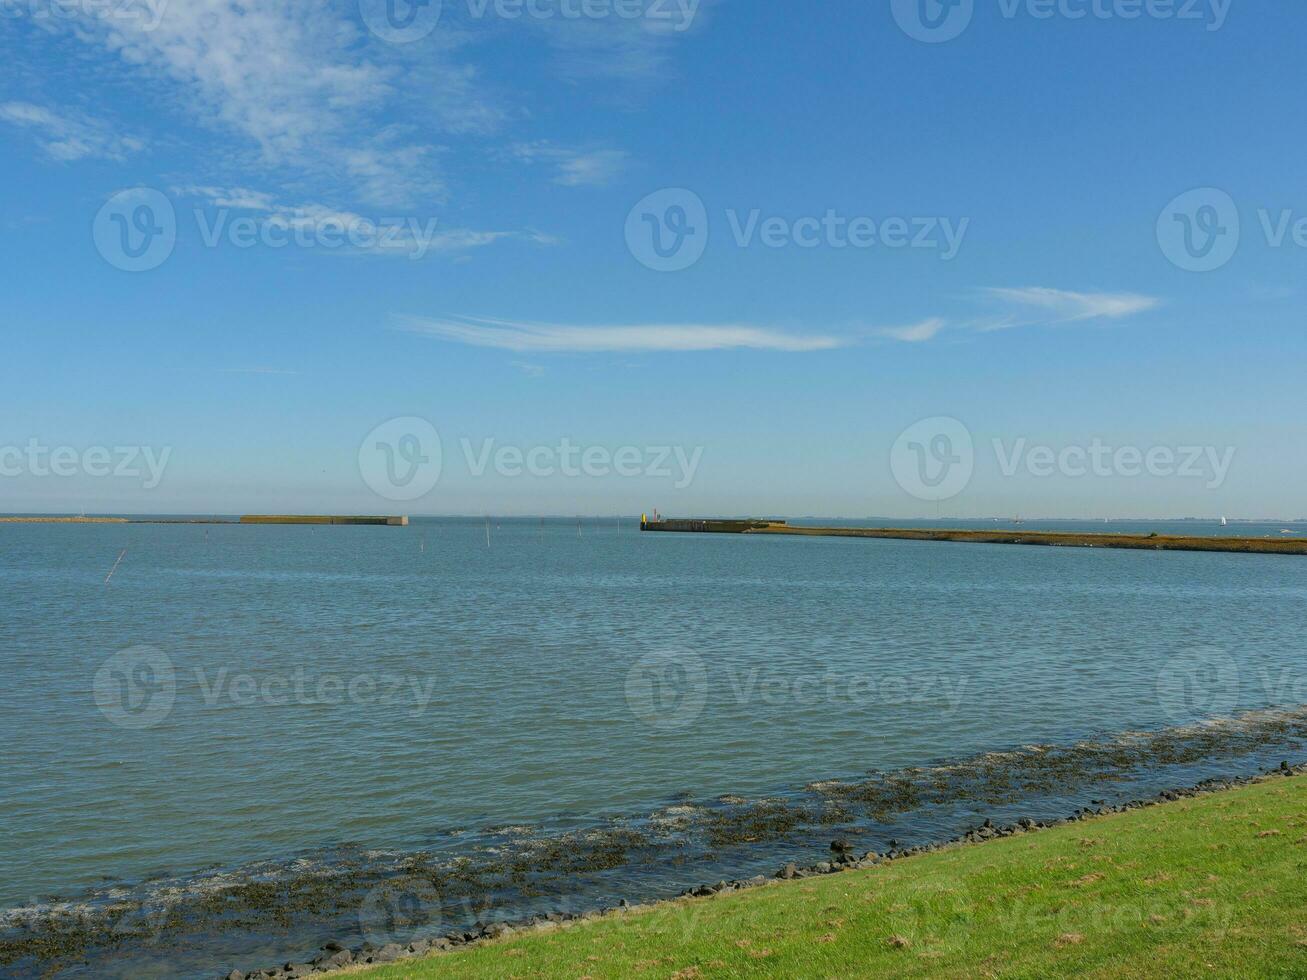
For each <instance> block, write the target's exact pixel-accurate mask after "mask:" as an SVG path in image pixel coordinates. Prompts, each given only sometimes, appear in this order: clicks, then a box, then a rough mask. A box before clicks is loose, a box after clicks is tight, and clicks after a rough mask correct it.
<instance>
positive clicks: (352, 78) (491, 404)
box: [0, 0, 1307, 518]
mask: <svg viewBox="0 0 1307 980" xmlns="http://www.w3.org/2000/svg"><path fill="white" fill-rule="evenodd" d="M515 13H516V14H518V16H514V14H515ZM436 14H438V17H436V16H435V15H436ZM1081 14H1083V16H1079V15H1081ZM0 15H3V17H2V19H0V57H3V59H4V64H5V66H6V67H5V68H4V69H3V84H2V85H0V139H2V140H3V144H2V146H3V149H2V150H0V177H2V178H3V180H2V182H0V187H3V191H2V193H3V194H4V198H5V200H4V205H5V206H4V210H3V218H2V219H0V220H3V222H4V230H5V234H4V235H3V237H0V260H2V261H3V263H4V268H5V282H6V288H5V292H4V300H5V302H4V310H3V323H4V328H5V344H4V347H5V354H6V356H5V357H4V358H2V359H0V407H2V408H3V411H0V511H14V512H27V511H42V512H44V511H49V512H64V511H73V512H76V511H79V510H81V509H83V508H85V509H86V510H87V511H88V512H114V511H126V512H175V513H188V512H222V513H240V512H250V511H274V510H278V511H279V510H302V511H341V510H344V511H367V512H371V511H382V512H389V511H392V510H402V511H404V512H408V513H413V514H424V513H431V514H460V513H461V514H481V513H487V512H489V513H496V514H536V513H546V514H575V513H582V514H618V513H621V514H630V513H638V512H640V511H642V510H647V509H650V508H653V507H659V508H660V509H661V510H662V511H663V512H665V513H669V514H675V513H680V514H699V513H732V514H736V513H754V514H763V513H768V514H793V515H802V514H816V515H831V516H838V515H849V516H861V515H886V516H935V514H937V513H941V514H943V515H948V516H984V515H993V514H1003V515H1006V514H1012V513H1021V514H1026V515H1049V516H1067V517H1085V516H1093V517H1114V516H1135V515H1137V516H1165V515H1194V516H1209V515H1219V514H1228V515H1229V516H1231V517H1238V516H1247V517H1253V516H1278V517H1283V518H1292V517H1299V516H1307V502H1305V501H1304V499H1303V493H1302V487H1303V486H1304V485H1307V461H1304V454H1303V453H1302V448H1303V440H1302V435H1301V433H1302V425H1301V420H1302V418H1303V417H1304V415H1305V414H1307V411H1305V410H1307V385H1303V384H1302V382H1301V379H1300V378H1299V377H1298V375H1299V374H1300V371H1299V370H1297V369H1298V368H1299V367H1300V366H1301V365H1302V364H1303V363H1304V360H1303V355H1304V353H1305V352H1307V341H1305V339H1304V329H1303V327H1304V324H1303V317H1302V313H1301V310H1302V304H1301V299H1300V286H1301V283H1302V280H1303V277H1304V273H1305V272H1307V248H1305V247H1304V246H1307V224H1305V225H1302V226H1298V225H1296V222H1298V221H1299V220H1301V219H1303V218H1307V189H1305V188H1304V185H1303V181H1302V167H1301V163H1300V162H1301V160H1302V158H1303V151H1304V144H1305V142H1307V137H1304V135H1303V132H1302V127H1301V126H1300V125H1298V124H1297V120H1298V117H1299V116H1300V114H1301V113H1300V107H1301V105H1302V104H1304V101H1307V91H1305V89H1307V82H1305V81H1304V79H1305V76H1304V74H1303V72H1302V70H1301V65H1300V54H1299V51H1298V48H1299V47H1300V44H1299V41H1298V39H1299V38H1301V36H1302V34H1303V31H1304V28H1307V10H1303V9H1302V8H1301V5H1296V4H1287V3H1281V4H1269V5H1268V4H1259V5H1256V6H1254V5H1252V4H1249V3H1247V2H1241V0H1202V2H1191V0H1176V2H1175V3H1165V2H1163V0H1154V2H1152V3H1144V2H1143V0H1092V2H1091V0H1059V2H1057V3H1050V2H1047V0H1022V2H1017V0H992V2H985V0H971V2H970V3H968V2H967V0H956V2H955V4H954V5H951V6H941V5H940V4H939V3H938V0H902V2H900V0H893V2H884V3H838V4H814V5H802V6H800V5H796V4H793V3H780V2H771V0H757V2H750V3H745V2H742V0H701V2H699V3H697V4H695V3H692V2H685V3H682V2H680V0H669V2H664V0H641V2H636V0H587V2H585V3H582V0H536V2H535V4H534V5H533V6H531V7H526V6H525V5H514V4H513V3H512V2H511V0H499V2H498V3H496V2H493V0H491V2H489V3H484V4H483V3H482V2H481V0H444V3H443V4H430V5H427V6H424V7H410V6H409V5H408V3H407V2H406V0H392V3H391V7H390V9H388V8H387V0H349V2H346V0H329V2H319V3H314V4H300V5H289V4H283V3H276V2H272V0H246V2H244V3H234V2H221V0H191V2H188V3H183V2H181V0H171V2H166V3H165V2H164V0H149V2H147V0H101V2H96V0H80V2H78V3H73V2H71V0H70V2H67V3H65V4H63V5H62V6H58V7H52V6H51V5H50V4H49V3H48V2H47V0H0ZM934 24H939V25H942V26H940V27H932V26H931V25H934ZM954 35H956V36H954ZM396 41H400V42H403V43H395V42H396ZM1195 190H1198V193H1197V194H1193V193H1190V192H1193V191H1195ZM1186 231H1188V233H1189V239H1188V240H1187V241H1186V240H1185V238H1184V234H1185V232H1186ZM655 232H656V233H657V235H658V241H657V242H655V240H654V237H653V236H654V234H655ZM147 246H148V248H147ZM655 246H656V247H655ZM137 253H139V254H137ZM133 269H135V270H136V271H132V270H133ZM394 419H401V420H403V419H417V420H423V421H425V422H426V423H428V424H429V426H430V429H431V430H434V431H435V432H436V433H437V434H438V444H433V443H431V442H430V440H428V441H427V442H422V441H421V439H418V441H416V442H414V441H412V439H409V440H407V441H404V440H405V431H404V429H403V426H400V427H399V428H396V427H395V426H390V427H389V428H385V429H384V431H385V432H386V433H387V435H386V438H387V439H391V440H392V441H393V440H400V441H395V442H393V448H390V449H385V450H384V452H382V447H379V445H378V440H377V437H376V435H375V434H376V432H377V431H378V430H379V429H380V428H382V427H384V426H385V425H386V423H388V422H389V421H390V420H394ZM932 420H934V421H932ZM940 420H944V421H940ZM923 421H924V422H926V423H928V424H926V425H925V426H924V427H922V426H920V423H922V422H923ZM954 421H956V422H958V423H960V425H961V429H958V428H957V427H956V426H954V425H953V422H954ZM409 424H410V425H415V424H416V423H409ZM914 426H918V428H916V429H914V428H913V427H914ZM427 431H428V429H427V428H422V430H421V432H422V433H426V432H427ZM909 431H911V432H914V433H916V435H913V436H909V435H906V434H907V433H909ZM396 433H398V435H397V434H396ZM922 433H924V436H923V435H922ZM419 435H420V433H419ZM414 438H417V436H415V437H414ZM423 438H425V437H423ZM941 439H943V440H944V441H940V440H941ZM401 442H402V445H401ZM964 442H965V443H967V445H966V446H963V445H962V443H964ZM33 446H35V447H36V454H35V455H33V453H32V452H31V451H30V450H31V447H33ZM567 446H574V447H579V450H585V449H589V450H591V451H592V457H591V463H592V465H589V466H587V467H584V468H583V469H584V471H583V472H580V473H579V474H572V475H569V472H570V469H571V468H569V467H568V466H567V465H566V460H565V458H564V457H566V455H567V452H568V450H567V448H566V447H567ZM1094 446H1099V447H1107V448H1108V449H1110V450H1111V453H1110V454H1109V455H1108V456H1102V455H1101V454H1100V462H1102V461H1103V460H1106V462H1102V465H1101V466H1099V467H1097V468H1095V467H1089V468H1088V470H1086V468H1085V467H1083V466H1081V465H1079V463H1078V460H1080V459H1081V457H1082V455H1085V454H1089V453H1091V452H1092V450H1093V447H1094ZM95 447H103V448H105V449H108V450H110V451H111V455H112V451H113V450H117V449H124V450H127V449H132V448H137V449H139V450H142V451H143V450H145V449H149V450H150V452H151V453H153V454H154V458H156V459H162V458H164V453H165V452H166V454H167V455H166V467H165V468H164V470H163V472H162V473H161V474H160V475H159V478H158V479H157V480H152V479H150V477H149V473H148V472H144V473H142V474H139V475H133V473H134V472H136V471H139V470H140V469H141V468H140V467H136V470H133V467H132V465H131V464H130V463H129V462H127V457H128V455H129V454H128V453H126V452H124V453H122V454H120V455H119V456H116V457H115V459H116V460H118V462H121V463H122V465H121V466H118V465H117V463H115V466H114V467H113V468H114V469H121V470H123V471H124V472H123V474H121V475H117V476H115V475H112V474H110V475H104V474H103V469H104V467H103V466H100V465H97V461H98V457H94V458H93V459H92V462H91V464H90V465H88V464H87V459H86V454H87V452H88V450H90V449H93V448H95ZM414 447H417V450H416V451H415V452H409V450H410V449H413V448H414ZM60 449H63V450H65V451H66V452H65V456H66V458H65V460H64V463H65V465H64V466H63V467H62V470H61V471H60V473H54V472H51V471H50V467H48V466H46V465H44V464H43V463H42V462H41V460H42V459H44V457H43V456H42V455H41V453H42V452H43V451H44V452H47V453H53V452H55V451H56V450H60ZM505 449H507V450H508V453H507V455H505V456H500V455H497V454H499V453H501V451H504V450H505ZM623 449H628V450H633V451H635V452H636V453H637V454H638V455H636V456H629V455H628V457H627V462H628V463H629V464H630V465H627V466H625V467H623V470H624V472H622V473H618V472H616V470H617V467H616V465H615V464H614V462H613V457H615V456H616V454H617V453H618V452H619V451H620V450H623ZM677 449H679V450H680V451H681V456H680V457H679V458H681V459H684V460H686V461H689V460H691V459H696V460H697V462H696V465H695V466H694V467H693V471H692V472H690V471H689V468H688V467H687V466H686V465H680V466H679V468H678V465H677V464H676V460H677V459H678V457H677V455H676V454H675V453H674V452H672V453H671V455H669V456H667V457H666V458H665V459H660V456H663V450H677ZM397 450H398V451H399V455H398V456H396V455H395V453H396V451H397ZM532 450H538V452H537V454H536V456H535V460H536V464H535V465H534V468H532V467H528V468H527V471H525V472H520V471H519V470H520V469H521V468H520V467H518V466H515V465H514V460H515V459H516V456H515V455H514V452H516V453H520V454H521V455H522V456H523V457H526V456H527V455H528V454H530V453H531V451H532ZM1045 450H1047V452H1046V453H1045V452H1044V451H1045ZM1118 450H1122V451H1123V452H1124V455H1120V456H1118V455H1116V452H1117V451H1118ZM1191 450H1200V451H1201V452H1200V453H1199V454H1198V455H1196V456H1195V454H1194V453H1193V452H1191ZM1136 452H1137V454H1138V455H1139V456H1141V457H1145V458H1147V457H1149V454H1150V453H1151V454H1152V457H1151V458H1152V462H1151V463H1150V464H1148V465H1146V466H1144V467H1143V468H1142V469H1141V468H1140V466H1138V465H1135V455H1134V454H1135V453H1136ZM696 453H697V456H696ZM1031 453H1035V454H1036V455H1035V456H1034V457H1032V456H1031ZM1231 453H1232V455H1229V454H1231ZM387 454H388V455H387ZM1168 454H1169V455H1168ZM74 456H75V457H76V460H75V461H74V460H73V457H74ZM1048 456H1051V457H1053V458H1054V459H1056V460H1057V462H1056V463H1055V464H1054V466H1053V471H1052V472H1049V471H1048V468H1047V467H1046V466H1045V465H1044V463H1045V461H1046V459H1047V457H1048ZM136 458H137V459H140V458H141V455H140V454H138V456H137V457H136ZM433 458H434V459H435V460H436V462H435V463H433ZM478 459H480V460H490V462H489V463H488V464H487V465H483V466H479V465H478V462H477V461H478ZM667 459H670V460H671V461H672V463H671V464H667V463H666V460H667ZM1186 459H1188V460H1190V461H1191V462H1192V465H1187V466H1186V465H1184V463H1185V460H1186ZM1227 459H1228V463H1226V460H1227ZM386 460H390V461H391V462H394V460H398V464H396V465H399V466H400V467H401V469H402V468H403V467H404V466H419V465H421V466H424V467H427V468H428V470H427V472H425V473H424V474H423V477H422V478H421V479H419V480H418V481H417V483H411V482H407V481H406V477H411V476H412V474H411V473H407V474H404V473H401V475H400V476H398V477H396V476H395V474H394V473H392V474H391V477H389V479H390V484H389V485H387V484H386V479H387V478H385V477H382V478H381V483H382V484H383V486H381V487H380V488H378V485H377V483H378V479H377V478H376V474H377V472H380V471H379V470H378V469H377V467H380V466H382V465H383V463H384V462H385V461H386ZM957 465H962V466H963V467H964V470H965V472H964V476H965V480H963V479H962V478H961V477H957V473H958V470H956V469H951V470H950V471H949V473H948V474H946V475H949V476H950V477H953V478H952V479H951V480H949V481H946V482H945V481H942V480H941V479H940V474H941V471H940V469H939V468H940V467H941V466H943V467H945V468H948V467H956V466H957ZM433 466H434V467H435V469H438V471H439V472H438V474H437V473H435V472H434V471H432V470H431V468H432V467H433ZM914 467H917V468H919V472H920V474H921V475H922V477H923V481H924V482H919V481H914V479H913V477H912V475H911V472H912V470H913V468H914ZM923 467H924V468H923ZM396 472H398V471H396ZM61 474H62V475H61ZM396 480H398V485H399V489H398V490H396ZM424 481H425V483H424ZM428 483H429V484H431V486H430V489H429V491H428V492H426V493H423V494H422V495H420V496H417V497H413V496H412V494H411V492H410V490H411V488H413V487H418V488H421V487H423V486H425V485H426V484H428ZM941 487H943V489H940V488H941Z"/></svg>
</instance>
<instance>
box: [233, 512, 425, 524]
mask: <svg viewBox="0 0 1307 980" xmlns="http://www.w3.org/2000/svg"><path fill="white" fill-rule="evenodd" d="M241 523H242V524H371V525H378V526H382V527H408V518H407V517H330V516H328V517H312V516H299V515H295V514H289V515H281V516H278V515H266V514H249V515H246V516H245V517H242V518H241Z"/></svg>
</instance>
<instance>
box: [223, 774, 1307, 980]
mask: <svg viewBox="0 0 1307 980" xmlns="http://www.w3.org/2000/svg"><path fill="white" fill-rule="evenodd" d="M1302 775H1307V765H1301V764H1300V765H1297V766H1292V765H1290V764H1289V763H1288V762H1287V761H1286V762H1282V763H1280V765H1279V767H1278V768H1275V769H1271V770H1268V771H1267V772H1265V773H1263V774H1261V775H1256V776H1246V777H1237V778H1232V779H1209V780H1204V781H1202V782H1200V783H1197V784H1195V785H1193V786H1187V787H1182V788H1179V789H1169V790H1163V791H1162V792H1160V793H1159V794H1158V795H1157V796H1156V797H1153V798H1151V799H1146V800H1145V799H1136V800H1130V801H1127V802H1125V803H1118V804H1108V803H1106V802H1100V803H1099V804H1098V805H1097V806H1094V807H1082V808H1080V809H1077V810H1076V811H1074V812H1073V813H1071V814H1070V815H1069V816H1066V817H1062V818H1058V819H1055V820H1051V821H1047V822H1045V821H1039V820H1033V819H1031V818H1029V817H1023V818H1021V819H1019V820H1017V821H1016V822H1015V823H1009V824H996V823H995V822H994V821H993V820H992V819H987V820H986V821H985V822H984V823H983V824H980V825H979V826H977V827H974V828H972V829H970V830H968V831H966V833H964V834H962V835H961V836H958V837H954V838H951V839H949V840H945V841H939V842H932V843H926V844H920V845H917V846H914V847H905V848H902V849H899V848H892V849H891V850H889V851H888V852H887V853H885V854H879V853H877V852H876V851H866V852H864V853H862V854H861V855H859V854H858V853H857V850H858V849H857V848H856V847H855V846H854V845H853V844H851V843H850V842H849V841H848V840H845V839H837V840H834V841H832V842H831V845H830V852H831V855H830V858H829V860H825V861H818V862H817V863H815V864H811V865H805V866H800V865H798V864H797V863H795V862H793V861H791V862H788V863H786V864H785V865H784V866H783V867H781V868H780V870H778V871H777V872H776V873H775V874H774V875H772V876H768V875H755V876H753V877H751V878H737V879H734V880H731V881H726V880H723V881H718V882H717V883H715V884H709V885H700V886H698V887H696V888H687V889H686V890H685V891H684V892H682V893H681V895H680V897H681V898H682V899H709V898H714V897H716V896H718V895H726V894H730V893H732V892H741V891H746V890H748V889H751V888H758V887H762V886H764V885H767V884H770V883H771V882H772V881H773V880H781V881H793V880H798V879H802V878H811V877H817V876H821V875H831V874H839V873H841V872H845V871H856V870H865V869H869V868H874V867H877V866H878V865H882V864H886V863H888V862H891V861H900V860H902V859H904V858H910V857H915V856H917V855H920V854H928V853H930V852H932V851H939V850H945V849H947V848H954V847H965V846H969V845H975V844H983V843H986V842H987V841H991V840H997V839H999V838H1002V837H1014V836H1018V835H1022V834H1033V833H1038V832H1039V831H1041V830H1048V829H1050V828H1052V827H1060V826H1064V825H1066V824H1070V823H1076V822H1079V821H1083V820H1089V819H1092V818H1095V817H1104V816H1108V815H1110V814H1113V813H1125V812H1127V811H1130V810H1141V809H1144V808H1146V807H1152V806H1158V805H1160V804H1165V803H1174V802H1176V801H1178V800H1182V799H1188V798H1192V797H1195V796H1200V795H1204V794H1207V793H1220V792H1225V791H1227V790H1231V789H1235V788H1237V787H1240V786H1248V785H1251V784H1253V783H1258V782H1263V781H1266V780H1268V779H1275V778H1277V777H1286V776H1302ZM646 907H647V906H643V905H633V904H631V903H630V902H628V901H625V900H623V901H622V902H620V903H619V904H618V905H617V906H616V907H612V908H605V909H591V910H587V911H585V912H581V913H573V912H561V913H548V914H546V915H541V916H531V917H530V918H527V919H521V920H516V921H511V922H496V923H492V924H490V925H486V924H483V923H480V922H478V923H476V924H475V925H474V926H473V927H472V928H470V929H467V930H461V931H459V932H452V933H449V934H448V935H445V936H439V937H437V938H435V939H430V940H428V939H422V940H418V941H417V942H413V943H409V944H407V945H404V946H401V945H399V944H398V943H390V944H387V945H384V946H377V945H375V944H372V943H365V944H363V945H361V946H358V947H356V948H350V947H348V946H345V945H344V944H343V943H340V942H337V941H334V940H333V941H331V942H328V943H326V944H324V945H323V946H322V949H321V952H320V953H319V954H318V955H317V956H315V957H314V958H313V959H312V960H309V961H306V962H303V963H286V964H284V965H283V966H280V967H275V968H272V969H267V970H255V971H252V972H249V973H245V972H243V971H241V970H232V971H231V972H229V973H226V974H221V975H220V977H221V980H278V978H287V980H293V978H296V977H307V976H311V975H315V974H323V973H330V972H333V971H336V970H340V969H343V968H345V967H350V966H358V965H368V964H385V963H394V962H397V961H400V960H405V959H414V958H417V957H423V956H430V955H434V954H438V953H444V952H450V951H453V950H457V949H460V948H467V947H471V946H477V945H481V944H484V943H487V942H494V941H496V940H501V939H506V938H508V937H510V936H513V935H516V934H518V933H520V932H524V931H534V930H551V929H557V928H560V927H563V928H565V927H567V926H568V925H571V924H574V923H576V922H586V921H591V920H594V919H598V918H601V917H602V916H605V915H613V914H622V913H630V912H636V911H640V910H642V909H644V908H646Z"/></svg>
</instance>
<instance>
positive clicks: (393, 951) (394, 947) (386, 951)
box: [372, 943, 404, 963]
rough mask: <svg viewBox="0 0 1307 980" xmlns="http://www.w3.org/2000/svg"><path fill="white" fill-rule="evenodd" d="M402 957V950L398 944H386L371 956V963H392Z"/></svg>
mask: <svg viewBox="0 0 1307 980" xmlns="http://www.w3.org/2000/svg"><path fill="white" fill-rule="evenodd" d="M403 955H404V949H403V947H401V946H400V945H399V944H398V943H386V945H384V946H382V947H381V948H380V949H379V950H377V951H376V952H375V953H373V954H372V962H373V963H393V962H395V960H397V959H400V958H401V957H403Z"/></svg>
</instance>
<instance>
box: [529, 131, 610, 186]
mask: <svg viewBox="0 0 1307 980" xmlns="http://www.w3.org/2000/svg"><path fill="white" fill-rule="evenodd" d="M512 153H513V156H515V157H516V158H517V159H519V160H523V161H526V162H527V163H537V162H541V161H543V162H546V163H549V164H552V165H553V167H554V183H556V184H561V185H563V186H564V187H587V186H602V185H604V184H610V183H612V182H613V180H614V179H615V178H616V177H617V176H618V174H620V173H621V172H622V170H623V169H624V168H625V166H626V163H627V158H628V154H627V152H626V151H625V150H605V149H591V150H579V149H572V148H569V147H563V146H555V145H554V144H552V143H549V142H546V141H538V142H535V143H518V144H516V145H515V146H514V147H513V148H512Z"/></svg>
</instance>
